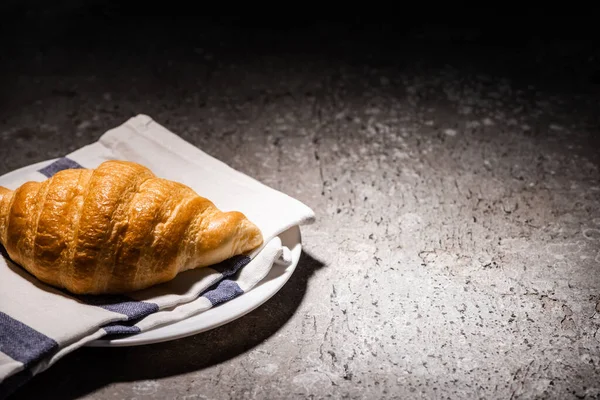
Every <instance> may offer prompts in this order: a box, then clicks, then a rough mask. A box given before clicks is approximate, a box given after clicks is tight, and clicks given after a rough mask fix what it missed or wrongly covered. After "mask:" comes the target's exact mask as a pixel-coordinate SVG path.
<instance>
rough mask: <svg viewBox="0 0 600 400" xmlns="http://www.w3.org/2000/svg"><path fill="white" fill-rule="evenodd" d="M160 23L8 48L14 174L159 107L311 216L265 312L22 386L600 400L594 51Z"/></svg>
mask: <svg viewBox="0 0 600 400" xmlns="http://www.w3.org/2000/svg"><path fill="white" fill-rule="evenodd" d="M123 25H126V24H123ZM150 25H151V24H150ZM148 26H149V25H144V27H143V29H141V28H140V30H138V29H129V30H127V29H128V28H124V27H123V26H122V25H119V26H117V27H111V30H110V32H109V33H107V34H106V35H105V36H103V35H99V36H95V37H94V38H93V39H90V38H86V39H85V40H84V39H81V38H78V37H77V35H74V34H73V32H76V30H69V27H68V26H66V27H65V26H63V25H61V28H62V31H60V29H59V28H56V29H58V30H59V32H57V31H52V32H53V34H52V35H50V36H47V37H46V36H45V37H38V38H37V41H36V46H38V47H35V48H34V47H27V46H28V45H27V44H22V46H21V47H18V46H14V48H11V49H12V50H11V51H12V52H10V51H9V52H8V53H6V54H8V55H9V56H10V57H9V58H10V59H9V60H7V61H6V63H4V64H3V67H2V68H4V70H5V71H6V73H5V74H4V75H3V77H4V78H3V87H4V90H3V93H2V108H1V110H2V112H1V119H0V173H6V172H8V171H11V170H13V169H15V168H19V167H21V166H24V165H27V164H30V163H33V162H36V161H41V160H44V159H48V158H51V157H57V156H60V155H62V154H65V153H67V152H69V151H72V150H73V149H75V148H77V147H80V146H82V145H85V144H86V143H89V142H91V141H94V140H96V138H97V137H99V136H100V135H101V134H102V133H103V132H104V131H105V130H106V129H108V128H110V127H113V126H115V125H117V124H120V123H122V122H123V121H124V120H125V119H127V118H128V117H130V116H132V115H135V114H137V113H146V114H148V115H151V116H152V117H153V118H155V119H156V120H157V121H158V122H160V123H161V124H164V125H165V126H167V127H168V128H169V129H171V130H173V131H174V132H176V133H178V134H180V135H181V136H182V137H183V138H185V139H186V140H189V141H190V142H192V143H193V144H195V145H197V146H198V147H199V148H201V149H202V150H204V151H206V152H208V153H209V154H211V155H214V156H215V157H217V158H219V159H221V160H223V161H224V162H226V163H228V164H230V165H231V166H233V167H234V168H237V169H238V170H240V171H243V172H245V173H247V174H249V175H251V176H253V177H255V178H257V179H259V180H261V181H262V182H264V183H266V184H268V185H271V186H272V187H274V188H277V189H279V190H281V191H283V192H285V193H288V194H290V195H291V196H294V197H297V198H298V199H300V200H302V201H303V202H305V203H306V204H308V205H309V206H311V207H312V208H313V209H314V210H315V211H316V213H317V222H316V223H315V224H314V225H312V226H310V227H307V228H305V229H303V232H302V233H303V240H304V251H305V252H304V254H303V257H302V260H301V262H300V265H299V267H298V269H297V272H296V273H295V274H294V276H293V277H292V278H291V280H290V281H289V283H288V284H287V285H286V286H285V287H284V288H283V289H282V290H281V291H280V292H279V293H278V294H277V295H275V297H273V298H272V299H271V300H270V301H268V302H267V303H266V304H265V305H264V306H262V307H260V308H259V309H257V310H256V311H254V312H253V313H251V314H249V315H247V316H245V317H243V318H241V319H239V320H236V321H234V322H232V323H230V324H227V325H226V326H223V327H221V328H218V329H215V330H213V331H210V332H207V333H204V334H200V335H196V336H192V337H189V338H185V339H181V340H176V341H173V342H168V343H161V344H156V345H149V346H143V347H132V348H115V349H99V348H85V349H81V350H79V351H77V352H75V353H73V354H71V355H69V356H67V357H65V358H64V359H63V360H61V361H60V362H59V363H57V364H56V365H55V366H54V367H52V368H51V369H50V370H48V371H46V372H44V373H43V374H41V375H39V376H37V377H36V378H34V379H33V380H32V381H31V382H30V383H29V384H28V385H27V386H25V387H23V388H21V390H19V391H18V392H17V393H16V394H15V396H14V398H17V399H21V398H48V397H47V396H48V395H50V394H51V395H52V397H55V398H78V399H79V398H81V399H171V398H173V399H187V400H191V399H198V400H199V399H230V398H231V399H246V398H247V399H279V398H298V399H304V398H314V399H317V398H349V399H358V398H368V399H377V398H398V399H405V398H456V399H459V398H460V399H464V398H501V399H509V398H510V399H521V398H522V399H529V398H553V399H554V398H555V399H581V398H584V399H594V398H600V330H599V329H600V273H599V272H600V174H599V171H598V168H599V166H600V162H599V156H598V147H597V144H598V135H599V132H598V128H599V123H598V122H599V120H598V105H599V103H598V99H599V97H598V93H599V91H598V86H597V85H594V83H593V81H594V79H595V78H594V72H595V70H594V69H593V67H592V66H593V65H595V64H593V63H592V62H593V61H594V60H596V59H594V57H593V56H594V54H596V55H597V54H598V53H593V52H591V53H589V52H587V51H588V50H590V48H589V47H583V48H580V47H577V46H576V45H575V44H573V45H571V44H569V43H567V44H565V43H563V42H561V41H560V40H555V41H552V42H551V43H550V44H548V43H546V42H544V43H541V42H537V41H535V40H534V39H532V40H531V41H530V42H527V43H524V44H521V45H519V46H516V47H510V48H507V47H506V46H504V45H503V46H500V45H497V44H495V45H494V46H492V47H487V48H484V47H481V46H480V43H479V42H477V43H472V42H468V43H467V44H468V46H466V47H461V46H458V45H456V44H453V43H450V42H449V35H448V34H447V33H446V32H445V31H442V32H438V33H436V31H435V30H431V29H430V30H427V34H425V33H423V32H420V31H419V30H418V29H416V30H413V31H411V34H410V35H408V38H407V39H406V38H405V39H404V40H403V41H400V40H399V41H398V42H397V43H396V42H392V41H388V42H386V44H385V45H381V46H380V47H378V48H375V49H373V47H372V46H371V44H372V43H373V42H369V41H366V39H364V36H362V34H352V33H351V32H350V31H346V34H347V36H346V37H348V38H351V39H352V38H354V39H357V40H356V41H354V42H350V41H348V42H346V41H343V40H341V39H340V38H336V41H332V40H330V37H329V36H326V35H325V34H324V35H325V36H322V37H323V40H322V41H323V42H326V44H325V45H322V47H311V46H310V43H315V41H313V42H310V43H309V44H306V43H305V42H303V41H302V39H301V38H302V37H303V36H302V31H301V30H300V33H298V34H297V37H293V38H292V39H289V37H288V39H289V41H286V42H276V41H275V42H270V43H271V44H270V45H269V46H270V47H268V46H267V45H265V43H266V42H265V41H264V40H265V38H269V37H270V36H269V35H268V32H267V33H265V32H259V33H255V35H254V36H252V38H248V37H247V36H246V35H240V36H236V35H235V34H231V33H228V34H227V33H224V32H223V30H219V29H216V28H215V30H214V31H210V32H208V33H206V32H203V33H202V35H204V36H202V35H200V34H199V36H197V37H195V38H194V40H192V39H190V38H189V36H187V33H188V29H187V28H185V26H186V25H185V24H177V27H178V28H177V30H176V34H175V39H174V40H173V42H176V43H178V44H177V45H167V44H166V43H171V42H168V41H167V40H166V39H165V38H164V37H163V36H162V35H161V34H162V33H164V31H161V34H158V33H155V31H154V30H153V29H148ZM174 26H175V25H174ZM174 26H173V27H174ZM182 26H183V28H182ZM192 31H193V32H196V31H194V30H192ZM123 32H126V33H127V35H124V34H123ZM152 32H154V35H153V34H152ZM311 32H312V35H313V36H312V37H313V38H314V37H316V35H318V33H315V32H321V31H318V30H317V29H316V28H314V29H312V28H311ZM170 33H173V32H170ZM468 34H469V32H468V31H459V32H458V35H460V36H461V37H464V36H465V35H466V36H468ZM427 35H433V36H427ZM340 37H341V35H340ZM57 38H59V39H62V40H63V41H62V42H60V43H62V45H61V46H57V45H55V43H57V42H56V40H57ZM182 38H186V39H185V40H184V39H182ZM299 38H300V39H299ZM328 38H329V39H328ZM180 39H181V40H180ZM358 39H362V40H365V41H363V42H361V41H360V40H358ZM212 40H215V41H217V43H218V44H215V42H213V41H212ZM269 40H272V41H273V40H275V39H273V38H272V37H271V39H269ZM328 40H330V41H329V42H328ZM192 42H193V43H192ZM19 43H21V42H19ZM22 43H25V39H23V42H22ZM27 43H29V42H27ZM207 43H209V44H207ZM210 43H212V44H210ZM248 43H253V44H254V47H247V44H248ZM282 43H283V44H282ZM377 43H379V42H377ZM423 43H426V44H427V46H428V47H427V48H426V50H424V49H425V48H424V47H421V45H422V44H423ZM577 43H579V44H580V42H577ZM577 43H576V44H577ZM334 44H335V45H334ZM584 45H586V44H585V43H584ZM286 46H287V47H286ZM34 49H35V51H34ZM40 49H41V50H40ZM273 49H276V50H278V52H277V54H275V51H274V50H273ZM594 49H595V48H594ZM283 50H285V51H283ZM73 52H76V54H77V56H78V58H75V56H74V55H73ZM569 57H570V58H569ZM565 60H567V61H565ZM570 67H577V69H576V70H571V69H569V68H570Z"/></svg>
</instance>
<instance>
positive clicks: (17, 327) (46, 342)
mask: <svg viewBox="0 0 600 400" xmlns="http://www.w3.org/2000/svg"><path fill="white" fill-rule="evenodd" d="M57 349H58V343H56V341H55V340H54V339H52V338H49V337H48V336H46V335H44V334H42V333H40V332H38V331H36V330H35V329H33V328H31V327H29V326H27V325H25V324H24V323H22V322H21V321H18V320H16V319H14V318H12V317H11V316H10V315H8V314H5V313H3V312H2V311H0V351H2V352H3V353H4V354H6V355H8V356H9V357H10V358H12V359H13V360H16V361H20V362H22V363H23V364H24V365H25V368H27V367H28V366H29V365H30V364H31V363H32V362H35V361H38V360H40V359H42V358H44V357H46V356H47V355H49V354H51V353H52V352H53V351H56V350H57Z"/></svg>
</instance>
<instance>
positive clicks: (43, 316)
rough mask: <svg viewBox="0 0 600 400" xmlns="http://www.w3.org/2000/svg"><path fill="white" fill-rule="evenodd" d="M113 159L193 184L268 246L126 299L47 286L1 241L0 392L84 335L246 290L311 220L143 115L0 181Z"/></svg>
mask: <svg viewBox="0 0 600 400" xmlns="http://www.w3.org/2000/svg"><path fill="white" fill-rule="evenodd" d="M111 159H121V160H129V161H134V162H138V163H140V164H143V165H145V166H147V167H148V168H150V169H151V170H152V171H153V172H154V173H155V174H156V175H157V176H160V177H163V178H166V179H171V180H175V181H178V182H181V183H184V184H186V185H188V186H190V187H191V188H192V189H194V190H195V191H196V192H197V193H198V194H200V195H201V196H203V197H206V198H209V199H210V200H211V201H213V202H214V203H215V205H216V206H217V207H219V208H220V209H222V210H224V211H227V210H239V211H241V212H243V213H244V214H245V215H246V216H247V217H248V218H249V219H250V220H251V221H253V222H254V223H256V224H257V225H258V226H259V227H260V229H261V231H262V233H263V236H264V238H265V244H264V245H263V246H262V247H261V248H259V249H257V250H255V251H254V252H253V253H251V254H250V255H249V256H236V257H233V258H231V259H229V260H226V261H224V262H222V263H220V264H218V265H214V266H212V267H207V268H200V269H197V270H190V271H186V272H184V273H182V274H180V275H179V276H177V277H176V278H175V279H174V280H172V281H170V282H167V283H165V284H161V285H157V286H154V287H151V288H148V289H145V290H141V291H138V292H135V293H131V294H129V295H127V296H125V295H121V296H115V295H110V296H75V295H72V294H69V293H67V292H65V291H63V290H58V289H55V288H52V287H50V286H48V285H45V284H43V283H42V282H40V281H38V280H37V279H36V278H35V277H33V276H32V275H30V274H29V273H27V272H26V271H25V270H24V269H23V268H21V267H20V266H18V265H16V264H14V263H13V262H12V261H11V260H10V259H9V257H8V255H7V254H6V252H5V250H4V249H3V248H1V247H0V253H1V255H0V398H4V397H6V396H7V395H9V394H10V393H12V392H13V391H14V390H15V389H16V388H18V387H19V386H21V385H22V384H23V383H25V382H27V380H29V379H30V378H31V377H32V376H34V375H36V374H38V373H40V372H42V371H44V370H46V369H47V368H49V367H50V366H51V365H53V364H54V363H55V362H56V361H57V360H58V359H60V358H61V357H62V356H63V355H65V354H67V353H69V352H71V351H74V350H76V349H77V348H79V347H81V346H83V345H85V344H86V343H88V342H90V341H93V340H96V339H99V338H107V337H112V336H114V335H124V334H125V335H130V334H136V333H139V332H144V331H147V330H149V329H152V328H154V327H157V326H161V325H165V324H169V323H173V322H176V321H180V320H183V319H185V318H188V317H190V316H192V315H196V314H198V313H201V312H203V311H206V310H208V309H210V308H212V307H215V306H217V305H219V304H221V303H224V302H227V301H229V300H231V299H234V298H236V297H238V296H240V295H242V294H243V293H245V292H247V291H249V290H251V289H252V288H253V287H254V286H255V285H256V284H257V283H259V282H260V281H261V280H262V279H263V278H264V277H265V276H266V275H267V274H268V273H269V271H270V270H271V267H272V266H273V265H274V263H280V264H283V265H289V263H290V262H291V256H290V250H289V249H287V248H286V247H285V246H283V244H282V242H281V239H280V238H279V235H280V234H281V233H282V232H284V231H286V230H288V229H289V228H291V227H294V226H299V225H305V224H310V223H312V222H313V221H314V217H315V216H314V213H313V211H312V210H311V209H310V208H309V207H307V206H306V205H305V204H303V203H302V202H300V201H298V200H296V199H294V198H292V197H290V196H287V195H286V194H284V193H282V192H279V191H276V190H274V189H272V188H270V187H268V186H266V185H264V184H262V183H260V182H258V181H256V180H254V179H253V178H250V177H249V176H247V175H244V174H242V173H240V172H239V171H236V170H234V169H232V168H231V167H229V166H228V165H226V164H224V163H222V162H221V161H219V160H216V159H215V158H213V157H211V156H209V155H208V154H206V153H204V152H202V151H201V150H199V149H198V148H196V147H194V146H192V145H191V144H190V143H188V142H186V141H184V140H183V139H182V138H180V137H179V136H177V135H175V134H174V133H172V132H170V131H168V130H167V129H166V128H164V127H163V126H161V125H159V124H158V123H157V122H155V121H154V120H152V119H151V118H150V117H148V116H146V115H138V116H136V117H133V118H131V119H129V120H128V121H127V122H125V123H124V124H122V125H121V126H118V127H117V128H114V129H111V130H109V131H108V132H106V133H105V134H104V135H103V136H101V137H100V139H99V140H98V141H97V142H95V143H93V144H90V145H88V146H85V147H83V148H81V149H78V150H76V151H74V152H73V153H71V154H69V155H67V156H65V157H62V158H59V159H57V160H51V161H49V162H47V163H44V165H42V166H41V167H40V168H37V169H33V170H22V171H15V172H13V173H9V174H7V175H5V176H3V177H0V185H1V186H5V187H7V188H9V189H16V188H17V187H19V186H20V185H21V184H23V183H24V182H26V181H32V180H33V181H41V180H44V179H46V178H48V177H51V176H52V175H54V174H55V173H57V172H58V171H61V170H64V169H67V168H95V167H96V166H98V165H99V164H100V163H102V162H104V161H106V160H111Z"/></svg>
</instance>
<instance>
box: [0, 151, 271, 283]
mask: <svg viewBox="0 0 600 400" xmlns="http://www.w3.org/2000/svg"><path fill="white" fill-rule="evenodd" d="M0 242H1V243H2V244H3V245H4V247H5V248H6V251H7V252H8V255H9V256H10V257H11V258H12V259H13V261H15V262H16V263H18V264H19V265H21V266H22V267H23V268H25V269H26V270H27V271H29V272H30V273H31V274H32V275H34V276H35V277H37V278H38V279H39V280H41V281H43V282H45V283H47V284H49V285H52V286H55V287H58V288H63V289H66V290H68V291H70V292H72V293H74V294H108V293H112V294H116V293H125V292H131V291H135V290H140V289H144V288H148V287H150V286H153V285H156V284H159V283H162V282H167V281H169V280H171V279H173V278H174V277H175V276H176V275H177V274H178V273H180V272H182V271H185V270H189V269H193V268H200V267H205V266H209V265H213V264H216V263H219V262H221V261H223V260H226V259H228V258H230V257H233V256H235V255H239V254H244V253H247V252H249V251H251V250H254V249H256V248H257V247H259V246H260V245H262V243H263V237H262V234H261V231H260V230H259V228H258V227H257V226H256V225H254V224H253V223H252V222H250V221H249V220H248V219H247V218H246V216H245V215H244V214H242V213H240V212H237V211H231V212H222V211H221V210H219V209H218V208H217V207H216V206H215V205H214V204H213V203H212V202H211V201H210V200H208V199H205V198H203V197H200V196H199V195H198V194H196V192H194V191H193V190H192V189H191V188H189V187H188V186H185V185H183V184H180V183H177V182H173V181H170V180H166V179H160V178H157V177H156V176H155V175H154V174H153V173H152V172H151V171H150V170H149V169H148V168H146V167H144V166H142V165H139V164H136V163H133V162H129V161H107V162H104V163H102V164H101V165H100V166H99V167H98V168H96V169H93V170H92V169H69V170H64V171H61V172H58V173H57V174H55V175H54V176H53V177H52V178H50V179H48V180H45V181H43V182H27V183H25V184H23V185H22V186H21V187H19V188H18V189H16V190H15V191H11V190H8V189H6V188H3V187H0Z"/></svg>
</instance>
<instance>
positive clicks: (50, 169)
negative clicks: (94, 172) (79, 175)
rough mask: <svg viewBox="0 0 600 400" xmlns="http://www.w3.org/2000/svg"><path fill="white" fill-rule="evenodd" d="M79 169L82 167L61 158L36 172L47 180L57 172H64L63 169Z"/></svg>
mask: <svg viewBox="0 0 600 400" xmlns="http://www.w3.org/2000/svg"><path fill="white" fill-rule="evenodd" d="M81 168H83V167H82V166H81V165H79V164H78V163H77V162H75V161H73V160H71V159H70V158H67V157H62V158H59V159H58V160H56V161H54V162H53V163H51V164H50V165H47V166H45V167H44V168H42V169H40V170H38V172H40V173H42V174H44V175H45V176H46V177H47V178H50V177H52V175H54V174H56V173H57V172H60V171H62V170H65V169H81Z"/></svg>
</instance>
